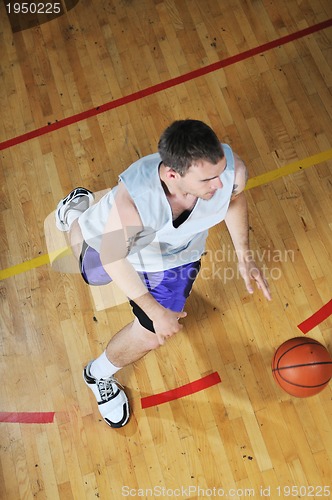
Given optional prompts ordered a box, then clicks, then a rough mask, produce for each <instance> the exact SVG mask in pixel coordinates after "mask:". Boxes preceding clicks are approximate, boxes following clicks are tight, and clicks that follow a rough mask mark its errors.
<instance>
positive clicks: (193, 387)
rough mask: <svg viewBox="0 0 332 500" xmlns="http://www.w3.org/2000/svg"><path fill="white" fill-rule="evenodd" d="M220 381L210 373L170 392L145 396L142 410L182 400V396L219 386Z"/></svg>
mask: <svg viewBox="0 0 332 500" xmlns="http://www.w3.org/2000/svg"><path fill="white" fill-rule="evenodd" d="M219 382H221V379H220V377H219V374H218V373H217V372H214V373H211V375H207V376H206V377H203V378H200V379H199V380H196V381H195V382H190V383H189V384H186V385H182V386H181V387H176V388H175V389H171V390H170V391H166V392H160V393H159V394H154V395H153V396H147V397H145V398H142V399H141V404H142V408H143V409H144V408H150V407H151V406H157V405H161V404H163V403H168V402H169V401H173V400H174V399H179V398H183V397H184V396H189V395H190V394H194V393H195V392H199V391H203V390H204V389H207V388H208V387H211V386H212V385H215V384H219Z"/></svg>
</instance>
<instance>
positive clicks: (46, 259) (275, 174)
mask: <svg viewBox="0 0 332 500" xmlns="http://www.w3.org/2000/svg"><path fill="white" fill-rule="evenodd" d="M330 159H332V149H328V150H327V151H323V152H322V153H318V154H316V155H313V156H309V157H307V158H304V159H303V160H298V161H295V162H292V163H289V164H288V165H284V166H283V167H280V168H277V169H275V170H271V172H266V173H264V174H261V175H257V176H256V177H253V178H252V179H249V180H248V183H247V186H246V188H245V189H246V190H248V189H252V188H255V187H258V186H262V185H263V184H267V183H269V182H272V181H274V180H276V179H279V178H280V177H284V176H286V175H290V174H293V173H295V172H298V171H301V170H304V169H306V168H309V167H312V166H313V165H317V164H319V163H322V162H324V161H327V160H330ZM70 254H71V249H70V247H64V248H61V249H59V250H56V251H54V252H52V253H49V254H48V253H47V254H44V255H41V256H40V257H35V258H34V259H30V260H27V261H24V262H21V263H20V264H15V265H14V266H11V267H8V268H6V269H2V270H0V281H2V280H4V279H7V278H10V277H12V276H16V275H17V274H21V273H25V272H27V271H30V270H31V269H35V268H37V267H40V266H44V265H45V264H50V263H51V262H53V261H55V260H57V259H59V258H61V257H64V256H67V255H70Z"/></svg>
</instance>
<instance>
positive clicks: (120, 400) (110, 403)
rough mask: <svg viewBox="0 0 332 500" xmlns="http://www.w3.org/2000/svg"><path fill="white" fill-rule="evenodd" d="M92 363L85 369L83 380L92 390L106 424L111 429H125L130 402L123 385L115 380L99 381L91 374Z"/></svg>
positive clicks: (112, 378) (111, 378) (110, 378)
mask: <svg viewBox="0 0 332 500" xmlns="http://www.w3.org/2000/svg"><path fill="white" fill-rule="evenodd" d="M91 364H92V361H91V362H90V363H89V364H88V365H87V366H86V367H85V368H84V371H83V378H84V381H85V383H86V385H87V386H88V387H90V389H91V390H92V392H93V394H94V395H95V397H96V399H97V403H98V409H99V411H100V414H101V416H102V417H103V419H104V420H105V422H106V423H107V424H108V425H109V426H111V427H116V428H119V427H123V426H124V425H126V423H127V422H128V420H129V413H130V411H129V402H128V398H127V396H126V393H125V392H124V390H123V387H122V385H121V384H120V383H119V382H118V381H117V380H116V379H115V378H114V377H109V378H107V379H102V378H101V379H100V380H97V379H96V378H94V377H93V376H92V375H91V373H90V366H91Z"/></svg>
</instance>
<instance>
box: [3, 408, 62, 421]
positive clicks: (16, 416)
mask: <svg viewBox="0 0 332 500" xmlns="http://www.w3.org/2000/svg"><path fill="white" fill-rule="evenodd" d="M54 415H55V412H10V411H9V412H8V411H2V412H0V422H2V423H5V422H6V423H13V424H52V423H53V421H54Z"/></svg>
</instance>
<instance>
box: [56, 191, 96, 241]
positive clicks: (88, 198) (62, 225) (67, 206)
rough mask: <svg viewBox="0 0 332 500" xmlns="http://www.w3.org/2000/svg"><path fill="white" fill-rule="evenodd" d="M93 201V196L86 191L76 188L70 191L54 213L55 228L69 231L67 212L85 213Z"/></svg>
mask: <svg viewBox="0 0 332 500" xmlns="http://www.w3.org/2000/svg"><path fill="white" fill-rule="evenodd" d="M93 200H94V195H93V193H92V192H91V191H89V190H88V189H85V188H82V187H77V188H75V189H73V191H71V192H70V193H69V194H68V196H66V197H65V198H63V199H62V200H60V201H59V203H58V206H57V207H56V211H55V223H56V227H57V228H58V229H59V230H60V231H64V232H66V231H69V228H70V224H69V223H68V220H67V219H68V212H69V210H77V211H78V212H81V213H83V212H85V210H87V209H88V208H89V206H90V203H92V202H93Z"/></svg>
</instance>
